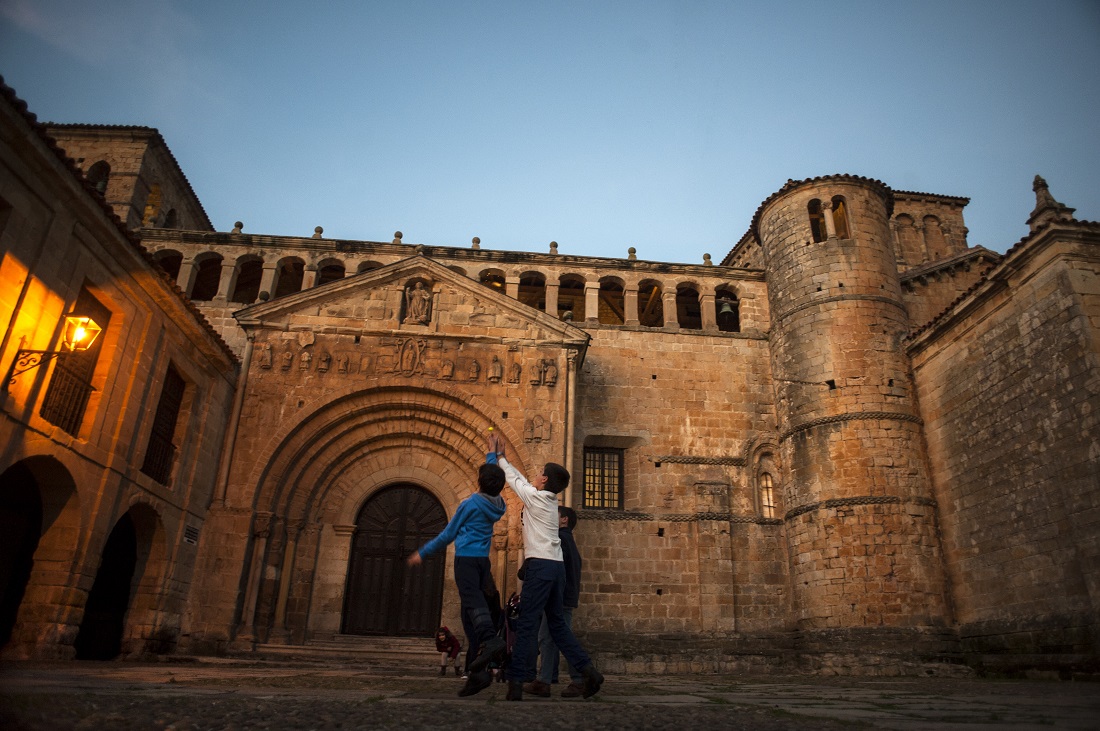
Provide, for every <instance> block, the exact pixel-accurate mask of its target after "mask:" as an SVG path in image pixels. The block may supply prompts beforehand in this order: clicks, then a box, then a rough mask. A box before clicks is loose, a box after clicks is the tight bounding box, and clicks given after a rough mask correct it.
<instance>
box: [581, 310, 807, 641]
mask: <svg viewBox="0 0 1100 731" xmlns="http://www.w3.org/2000/svg"><path fill="white" fill-rule="evenodd" d="M589 332H590V334H591V335H592V342H591V344H590V346H589V353H588V356H587V358H586V360H585V364H584V368H583V370H582V372H581V374H580V379H579V381H580V385H579V388H578V405H577V410H578V414H579V418H578V424H577V432H576V435H575V438H576V441H575V447H574V454H575V455H576V458H577V461H576V462H575V463H574V469H573V474H574V475H576V476H577V480H578V481H577V484H576V487H575V488H574V490H575V492H574V497H573V504H574V506H576V507H578V508H581V507H583V487H584V485H583V479H584V478H583V462H581V459H582V457H583V451H584V447H585V446H597V447H598V446H612V447H619V448H623V449H625V455H624V463H625V464H624V468H625V472H626V480H625V483H626V487H625V495H624V501H623V510H621V511H615V510H584V511H583V512H582V514H581V523H580V525H579V527H578V529H577V530H576V533H575V535H576V537H577V543H578V546H579V548H580V551H581V555H582V557H583V558H584V562H585V563H584V571H583V575H582V587H581V590H582V602H581V607H580V609H579V610H578V612H577V619H576V624H577V626H578V627H583V628H584V629H585V631H590V632H617V631H623V630H624V628H633V630H634V631H638V632H646V633H661V632H683V633H688V632H695V633H700V632H701V633H703V634H705V635H713V634H715V633H723V632H732V631H735V630H738V629H739V628H740V627H741V625H742V624H747V625H749V626H752V627H760V626H768V627H774V626H775V625H776V624H777V623H782V621H783V618H782V610H781V609H780V611H778V612H777V611H775V610H776V607H783V606H784V603H783V601H779V602H778V604H777V603H776V602H775V597H776V596H777V595H779V596H780V597H781V596H782V593H783V587H784V586H785V582H786V573H785V563H784V561H783V560H782V559H781V558H780V559H778V560H777V558H776V556H775V555H774V554H770V551H769V547H770V548H775V546H776V541H775V538H774V536H775V534H776V533H778V532H779V531H780V530H781V528H780V527H779V526H777V525H774V524H773V523H769V522H765V521H762V520H761V518H760V516H759V513H758V508H757V502H756V500H755V497H754V495H753V493H752V490H753V486H752V481H751V480H750V479H749V476H748V474H747V473H748V470H747V468H746V465H747V464H748V463H749V461H750V460H749V455H750V452H751V449H752V447H753V445H754V444H756V443H757V442H758V441H760V440H761V439H762V438H763V437H765V436H767V435H770V434H771V433H772V429H773V428H774V406H773V404H772V384H771V379H770V365H769V362H768V347H767V342H766V340H764V339H763V337H762V336H761V335H759V334H755V335H751V334H732V333H731V334H725V335H698V334H687V333H655V332H651V331H646V330H641V329H634V330H631V329H621V328H609V327H607V328H604V327H600V328H590V330H589ZM766 536H771V538H770V539H769V538H767V537H766ZM757 537H759V539H760V540H761V541H762V544H757V543H756V541H754V540H752V538H757ZM763 597H768V598H769V599H770V601H767V606H766V607H763V606H761V604H760V601H761V600H762V598H763Z"/></svg>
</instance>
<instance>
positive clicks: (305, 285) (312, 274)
mask: <svg viewBox="0 0 1100 731" xmlns="http://www.w3.org/2000/svg"><path fill="white" fill-rule="evenodd" d="M315 286H317V265H316V264H309V265H307V266H306V268H305V271H304V272H303V273H302V291H303V292H304V291H305V290H307V289H311V288H313V287H315Z"/></svg>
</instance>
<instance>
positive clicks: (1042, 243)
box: [911, 232, 1100, 656]
mask: <svg viewBox="0 0 1100 731" xmlns="http://www.w3.org/2000/svg"><path fill="white" fill-rule="evenodd" d="M1062 235H1063V236H1066V234H1065V233H1064V232H1063V234H1062ZM1058 237H1059V234H1058V233H1057V232H1047V234H1045V236H1044V237H1041V238H1040V240H1038V241H1035V242H1032V244H1031V245H1030V247H1029V248H1027V249H1024V250H1023V251H1017V252H1015V254H1016V255H1015V256H1013V255H1012V252H1010V255H1009V257H1008V258H1006V261H1005V264H1004V265H1002V267H1000V268H998V269H997V270H994V273H993V274H991V277H992V281H991V283H990V284H989V286H988V288H987V291H985V292H984V296H983V297H982V298H981V299H979V300H976V301H975V303H973V304H972V305H971V307H970V309H969V311H968V312H967V313H966V316H965V317H956V318H953V319H952V320H950V321H948V322H947V323H945V324H944V325H943V326H942V328H941V329H939V330H934V331H931V332H929V333H924V334H922V336H921V338H919V339H918V340H917V341H916V342H915V343H914V345H913V346H911V350H914V351H915V352H914V368H915V377H916V383H917V387H918V390H919V396H920V402H921V410H922V413H923V415H924V418H925V422H926V430H927V435H928V444H929V455H930V457H931V460H932V463H933V464H934V465H936V470H935V472H934V484H935V489H936V496H937V501H938V503H939V505H940V507H941V509H940V515H941V518H940V520H941V525H942V532H943V544H944V551H945V557H946V565H947V570H948V572H949V575H950V578H951V583H952V586H953V596H954V605H955V614H956V618H957V621H958V623H959V625H960V631H961V634H962V638H963V642H964V649H967V650H969V651H972V652H975V653H985V652H991V653H1003V652H1006V651H1009V652H1013V653H1017V654H1019V653H1034V654H1045V653H1057V652H1078V653H1081V652H1085V653H1086V654H1087V652H1091V653H1092V654H1093V655H1094V656H1095V653H1096V647H1097V645H1096V637H1097V628H1096V617H1097V612H1098V607H1100V583H1098V581H1100V482H1098V477H1097V476H1098V475H1100V463H1098V459H1100V457H1098V455H1100V424H1098V423H1097V419H1098V414H1100V357H1098V356H1100V339H1098V337H1097V333H1098V332H1100V329H1098V325H1100V317H1098V315H1100V256H1098V251H1100V246H1098V241H1097V237H1096V234H1095V232H1093V233H1092V234H1091V240H1087V241H1080V240H1076V239H1078V238H1079V237H1078V235H1074V234H1072V233H1071V235H1069V236H1066V239H1065V240H1062V241H1058ZM1089 648H1091V649H1089Z"/></svg>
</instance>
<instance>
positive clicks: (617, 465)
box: [584, 447, 623, 508]
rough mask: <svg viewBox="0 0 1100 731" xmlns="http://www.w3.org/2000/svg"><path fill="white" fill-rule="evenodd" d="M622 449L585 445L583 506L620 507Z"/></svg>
mask: <svg viewBox="0 0 1100 731" xmlns="http://www.w3.org/2000/svg"><path fill="white" fill-rule="evenodd" d="M622 506H623V450H621V449H606V448H594V447H585V449H584V507H586V508H622Z"/></svg>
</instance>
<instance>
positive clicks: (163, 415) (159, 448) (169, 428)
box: [141, 366, 187, 485]
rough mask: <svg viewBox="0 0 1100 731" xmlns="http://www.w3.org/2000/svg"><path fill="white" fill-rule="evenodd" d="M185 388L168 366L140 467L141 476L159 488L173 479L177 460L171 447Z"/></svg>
mask: <svg viewBox="0 0 1100 731" xmlns="http://www.w3.org/2000/svg"><path fill="white" fill-rule="evenodd" d="M186 385H187V384H186V382H185V381H184V380H183V377H182V376H180V374H179V373H177V372H176V369H175V368H172V367H171V366H169V367H168V372H167V373H166V374H165V376H164V387H163V388H162V389H161V392H160V401H159V402H158V403H157V413H156V415H155V416H154V417H153V429H152V432H151V433H150V434H149V446H148V447H147V448H146V449H145V462H144V463H143V464H142V465H141V471H142V472H144V473H145V474H147V475H149V476H150V477H152V478H153V479H154V480H156V481H157V482H159V483H160V484H162V485H167V484H168V480H169V478H170V477H171V476H172V464H173V462H175V457H176V445H174V444H173V443H172V438H173V437H174V436H175V433H176V422H177V421H179V415H180V406H181V405H182V404H183V391H184V388H185V387H186Z"/></svg>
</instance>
